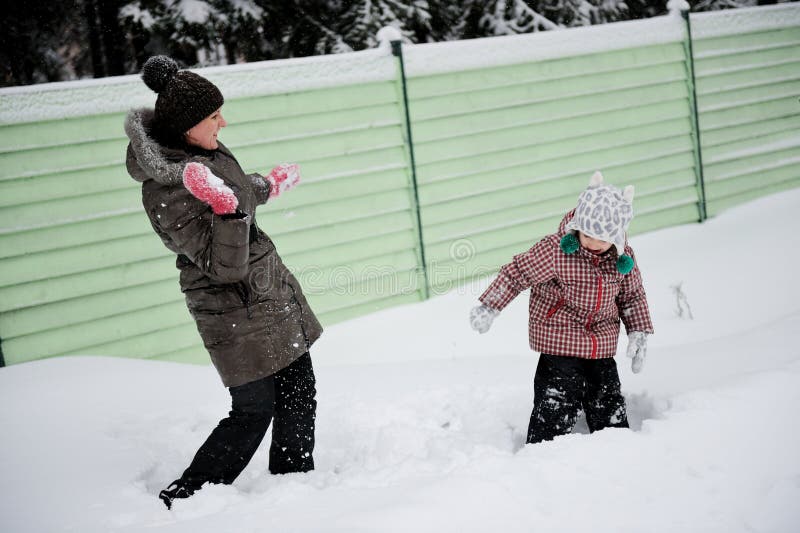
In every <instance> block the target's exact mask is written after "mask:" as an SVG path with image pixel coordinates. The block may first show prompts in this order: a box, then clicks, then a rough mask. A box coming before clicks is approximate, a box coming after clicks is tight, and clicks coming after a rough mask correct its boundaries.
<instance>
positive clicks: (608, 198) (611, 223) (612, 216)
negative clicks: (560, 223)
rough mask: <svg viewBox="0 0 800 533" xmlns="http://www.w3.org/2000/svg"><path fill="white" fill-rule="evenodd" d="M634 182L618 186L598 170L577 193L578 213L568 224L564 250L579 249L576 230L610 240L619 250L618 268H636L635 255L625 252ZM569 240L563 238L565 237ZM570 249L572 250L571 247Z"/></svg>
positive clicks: (593, 236) (622, 269)
mask: <svg viewBox="0 0 800 533" xmlns="http://www.w3.org/2000/svg"><path fill="white" fill-rule="evenodd" d="M633 194H634V190H633V185H628V186H627V187H625V189H623V190H619V189H618V188H616V187H614V186H613V185H606V184H605V183H603V175H602V174H601V173H600V172H599V171H597V172H595V173H594V174H593V175H592V177H591V178H590V179H589V186H588V187H587V188H586V190H584V191H583V192H582V193H581V195H580V196H579V197H578V206H577V207H576V208H575V215H574V216H573V217H572V219H570V221H569V222H567V224H566V230H567V232H568V233H567V235H565V236H564V238H563V239H562V243H561V247H562V249H563V250H564V252H565V253H573V252H575V251H576V250H577V246H576V245H577V237H576V236H575V233H576V232H578V231H580V232H581V233H583V234H585V235H588V236H589V237H592V238H594V239H599V240H601V241H606V242H610V243H611V244H613V245H614V248H616V250H617V256H618V257H619V259H618V260H617V269H618V270H619V271H620V272H621V273H623V274H627V273H628V272H630V271H631V269H632V268H633V259H632V258H631V257H630V256H628V255H625V240H626V235H627V232H628V226H629V225H630V223H631V219H633ZM565 239H566V240H567V241H568V242H564V240H565ZM568 250H570V251H568Z"/></svg>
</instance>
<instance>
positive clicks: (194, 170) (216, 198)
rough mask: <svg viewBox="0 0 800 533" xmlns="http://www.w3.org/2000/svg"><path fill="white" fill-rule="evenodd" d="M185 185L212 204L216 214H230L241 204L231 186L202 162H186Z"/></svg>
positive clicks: (199, 197)
mask: <svg viewBox="0 0 800 533" xmlns="http://www.w3.org/2000/svg"><path fill="white" fill-rule="evenodd" d="M183 185H184V186H185V187H186V189H187V190H188V191H189V192H190V193H192V196H194V197H195V198H197V199H198V200H200V201H201V202H204V203H206V204H208V205H210V206H211V210H212V211H214V214H216V215H230V214H232V213H235V212H236V208H237V207H238V206H239V200H238V199H237V198H236V195H235V194H233V191H232V190H231V189H230V187H228V186H227V185H225V182H224V181H222V180H221V179H220V178H218V177H217V176H215V175H214V174H213V173H212V172H211V170H209V169H208V167H207V166H205V165H203V164H201V163H187V164H186V167H185V168H184V169H183Z"/></svg>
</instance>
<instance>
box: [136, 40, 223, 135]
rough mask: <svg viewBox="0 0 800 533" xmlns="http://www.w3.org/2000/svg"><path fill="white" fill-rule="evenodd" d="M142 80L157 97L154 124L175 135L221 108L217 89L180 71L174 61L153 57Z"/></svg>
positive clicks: (220, 97) (205, 80) (190, 73)
mask: <svg viewBox="0 0 800 533" xmlns="http://www.w3.org/2000/svg"><path fill="white" fill-rule="evenodd" d="M142 80H143V81H144V83H145V84H146V85H147V86H148V87H150V89H152V90H153V91H154V92H155V93H157V94H158V98H157V99H156V109H155V117H154V118H155V121H156V122H157V123H158V124H159V126H160V127H161V128H163V129H165V130H168V131H169V132H170V133H172V134H174V135H183V134H184V133H185V132H187V131H188V130H190V129H191V128H192V127H193V126H195V125H196V124H198V123H199V122H201V121H202V120H203V119H205V118H206V117H208V116H209V115H211V113H213V112H214V111H216V110H217V109H219V108H220V107H222V104H224V103H225V99H224V98H223V97H222V93H221V92H220V91H219V89H218V88H217V86H216V85H214V84H213V83H211V82H210V81H208V80H207V79H205V78H204V77H202V76H200V75H199V74H195V73H194V72H190V71H188V70H180V69H179V67H178V64H177V63H176V62H175V60H174V59H172V58H169V57H167V56H153V57H151V58H150V59H148V60H147V61H146V62H145V64H144V67H142Z"/></svg>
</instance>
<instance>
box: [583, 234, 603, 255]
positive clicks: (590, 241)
mask: <svg viewBox="0 0 800 533" xmlns="http://www.w3.org/2000/svg"><path fill="white" fill-rule="evenodd" d="M578 240H580V242H581V246H583V247H584V248H586V249H587V250H589V251H590V252H592V253H593V254H602V253H603V252H607V251H608V249H609V248H611V243H610V242H606V241H601V240H600V239H595V238H594V237H589V236H588V235H586V234H584V233H583V232H580V231H579V232H578Z"/></svg>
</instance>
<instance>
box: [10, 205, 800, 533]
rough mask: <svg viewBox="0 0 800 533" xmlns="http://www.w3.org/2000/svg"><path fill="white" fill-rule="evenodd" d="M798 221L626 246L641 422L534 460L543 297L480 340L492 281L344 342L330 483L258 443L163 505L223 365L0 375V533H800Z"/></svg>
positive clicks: (728, 216)
mask: <svg viewBox="0 0 800 533" xmlns="http://www.w3.org/2000/svg"><path fill="white" fill-rule="evenodd" d="M798 210H800V190H794V191H789V192H785V193H782V194H779V195H775V196H771V197H768V198H765V199H762V200H759V201H756V202H753V203H751V204H748V205H746V206H742V207H739V208H735V209H731V210H729V211H728V212H726V213H724V214H722V215H721V216H719V217H717V218H716V219H713V220H710V221H708V222H707V223H705V224H703V225H687V226H682V227H678V228H672V229H668V230H662V231H658V232H653V233H649V234H646V235H641V236H637V237H635V238H633V239H632V245H633V247H634V249H635V250H636V252H637V257H638V260H639V262H640V266H641V268H642V271H643V275H644V279H645V284H646V287H647V291H648V295H649V298H650V305H651V309H652V310H653V320H654V323H655V327H656V335H655V336H653V337H652V338H651V343H650V350H649V354H648V355H649V357H648V361H647V363H646V364H645V368H644V371H643V373H642V374H637V375H633V374H632V373H631V372H630V368H629V361H628V360H627V359H626V358H625V357H624V356H623V355H622V354H621V353H622V351H623V350H624V340H625V339H624V336H623V342H622V343H621V346H620V356H619V357H618V359H617V361H618V364H619V368H620V375H621V379H622V386H623V392H624V393H625V395H626V397H627V401H628V407H629V416H630V419H631V425H632V430H621V429H611V430H605V431H602V432H599V433H596V434H593V435H588V434H587V431H586V426H585V424H579V427H578V428H577V430H576V433H575V434H573V435H568V436H566V437H562V438H559V439H557V440H555V441H553V442H549V443H544V444H539V445H535V446H523V442H524V432H525V430H526V427H527V423H528V417H529V415H530V409H531V404H532V399H533V386H532V381H533V373H534V370H535V367H536V361H537V356H536V354H535V353H532V352H530V351H529V349H528V348H527V329H526V327H527V326H526V299H527V294H525V295H522V296H520V297H519V298H518V299H517V300H516V301H515V302H514V303H513V304H512V305H511V306H509V308H507V309H506V310H505V311H504V312H503V314H502V315H501V316H500V317H499V318H498V319H497V320H496V322H495V325H494V327H493V328H492V330H491V331H490V332H489V333H487V334H486V335H478V334H476V333H474V332H472V331H471V330H470V329H469V327H468V324H467V315H468V312H469V309H470V307H471V306H472V305H474V302H475V300H476V297H477V295H478V294H479V293H480V290H481V288H482V287H483V286H485V285H486V283H487V281H488V280H484V282H483V283H482V284H480V286H475V287H464V288H462V289H461V290H457V291H454V292H453V293H450V294H448V295H445V296H442V297H438V298H435V299H433V300H431V301H428V302H425V303H421V304H416V305H409V306H405V307H402V308H395V309H390V310H387V311H383V312H380V313H377V314H374V315H371V316H368V317H364V318H361V319H357V320H353V321H351V322H348V323H344V324H340V325H337V326H335V327H331V328H329V329H328V331H327V332H326V333H325V335H324V336H323V338H322V340H320V342H319V344H318V345H317V346H316V347H315V349H314V350H313V352H312V355H313V357H314V359H315V364H316V368H317V379H318V390H319V394H318V401H319V409H318V429H317V450H316V453H315V458H316V463H317V470H316V471H314V472H312V473H309V474H294V475H288V476H270V475H269V474H267V473H266V467H267V453H266V446H267V444H266V443H267V442H268V439H266V440H265V444H263V445H262V449H260V450H259V452H258V453H257V454H256V457H255V459H254V460H253V462H252V463H251V464H250V466H249V467H248V468H247V469H246V470H245V472H244V473H243V474H242V476H241V477H240V478H239V480H237V482H236V483H235V484H234V485H232V486H211V487H206V488H204V489H203V490H202V491H200V492H199V493H198V494H197V495H196V496H195V497H193V498H192V499H190V500H187V501H180V502H177V504H176V506H175V507H174V510H173V511H171V512H170V511H167V510H166V509H165V508H164V506H163V505H162V503H161V502H160V501H159V500H158V499H157V498H156V494H157V492H158V490H160V489H161V488H163V487H164V486H165V485H166V484H167V483H169V482H170V481H172V479H174V478H175V477H177V476H178V475H179V474H180V472H181V471H182V469H183V468H184V467H185V466H186V465H187V464H188V461H189V460H190V459H191V457H192V454H193V453H194V451H195V450H196V448H197V446H199V444H200V443H201V442H202V441H203V440H204V439H205V437H206V436H207V434H208V432H209V431H210V430H211V429H212V427H213V426H214V425H215V424H216V422H217V421H218V419H220V418H221V417H223V416H224V415H225V414H226V412H227V410H228V407H229V405H228V395H227V391H226V390H225V389H224V388H223V387H222V386H221V385H220V384H219V381H218V378H217V376H216V373H215V372H214V370H213V369H212V368H211V367H210V366H209V367H197V366H186V365H179V364H173V363H159V362H148V361H141V360H134V359H127V360H123V359H112V358H90V357H76V358H62V359H54V360H46V361H39V362H35V363H29V364H23V365H18V366H12V367H9V368H3V369H0V405H2V409H0V428H2V430H1V431H2V432H1V433H0V472H2V475H0V531H3V532H13V533H23V532H36V533H40V532H51V531H75V532H80V533H90V532H109V531H115V532H116V531H123V532H134V531H135V532H140V531H148V532H149V531H155V532H185V533H190V532H191V533H206V532H207V533H223V532H236V533H244V532H256V531H275V532H292V531H308V532H312V531H313V532H326V531H335V532H409V531H414V532H417V531H423V532H449V531H459V532H463V531H476V532H477V531H498V532H523V531H536V532H548V531H569V532H584V531H585V532H588V531H592V532H615V533H618V532H642V531H648V532H662V531H663V532H670V533H672V532H675V531H680V532H687V531H697V532H706V533H707V532H724V533H732V532H738V531H742V532H744V531H748V532H753V531H756V532H792V531H798V529H799V528H800V508H798V505H797V503H798V502H800V453H799V452H798V450H800V430H799V429H798V428H797V426H795V425H794V420H796V418H797V410H798V405H800V347H798V342H797V339H798V333H797V332H798V331H800V288H798V287H799V286H798V280H797V272H798V268H797V264H798V262H799V261H800V248H799V247H798V246H797V245H796V243H795V242H794V237H795V235H796V233H797V231H798V229H800V228H798V225H797V218H796V216H797V212H798ZM678 283H682V289H683V291H684V293H685V294H686V296H687V299H688V303H689V304H690V306H691V311H692V313H693V315H694V319H693V320H687V319H681V318H678V317H677V316H676V314H675V310H674V307H675V297H674V295H673V292H672V290H671V289H670V286H673V285H676V284H678Z"/></svg>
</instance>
